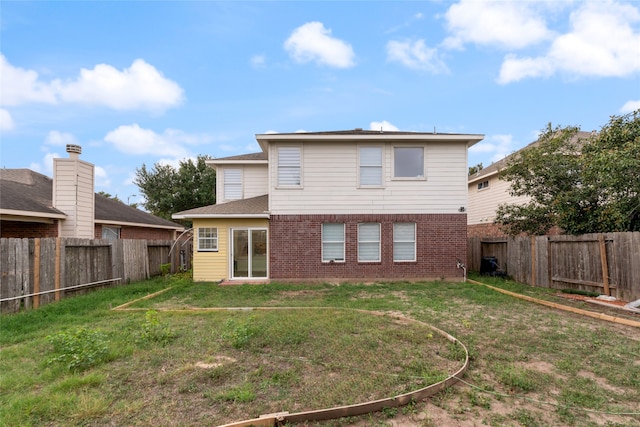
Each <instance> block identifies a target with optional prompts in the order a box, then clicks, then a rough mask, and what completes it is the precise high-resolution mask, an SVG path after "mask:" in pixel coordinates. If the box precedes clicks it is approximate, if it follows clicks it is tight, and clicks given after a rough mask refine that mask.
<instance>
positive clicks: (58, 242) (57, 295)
mask: <svg viewBox="0 0 640 427" xmlns="http://www.w3.org/2000/svg"><path fill="white" fill-rule="evenodd" d="M61 244H62V239H61V238H60V237H56V260H55V269H56V271H55V274H54V278H53V284H54V285H53V288H54V289H55V290H56V293H55V300H56V301H60V291H59V289H60V245H61Z"/></svg>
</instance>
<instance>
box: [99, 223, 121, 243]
mask: <svg viewBox="0 0 640 427" xmlns="http://www.w3.org/2000/svg"><path fill="white" fill-rule="evenodd" d="M102 238H103V239H105V240H109V241H114V240H118V239H119V238H120V227H107V226H104V225H103V226H102Z"/></svg>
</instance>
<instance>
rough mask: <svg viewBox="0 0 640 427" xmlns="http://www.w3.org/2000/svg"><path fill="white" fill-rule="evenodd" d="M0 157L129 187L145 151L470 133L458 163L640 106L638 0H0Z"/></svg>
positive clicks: (147, 157) (110, 186)
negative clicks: (68, 168)
mask: <svg viewBox="0 0 640 427" xmlns="http://www.w3.org/2000/svg"><path fill="white" fill-rule="evenodd" d="M0 8H1V17H0V55H1V56H0V80H1V92H0V131H1V146H0V149H1V151H0V166H1V167H6V168H31V169H33V170H36V171H39V172H42V173H44V174H46V175H49V176H51V167H52V157H56V156H61V157H66V153H65V144H67V143H74V144H79V145H82V147H83V153H82V156H81V158H82V159H84V160H87V161H90V162H92V163H94V164H95V165H96V191H105V192H108V193H111V194H114V195H118V196H119V197H120V198H121V199H123V200H127V199H129V201H131V202H134V201H137V202H139V201H141V197H140V195H139V191H138V189H137V187H136V186H135V185H134V184H132V183H131V180H132V178H133V176H134V173H135V169H136V168H137V167H140V166H141V165H142V164H143V163H144V164H146V165H147V166H152V165H153V164H154V163H156V162H161V163H169V164H177V162H178V161H179V160H180V159H183V158H186V157H195V156H197V155H198V154H208V155H210V156H214V157H225V156H230V155H235V154H243V153H249V152H255V151H259V147H258V145H257V143H256V142H255V138H254V135H255V134H256V133H267V132H274V131H275V132H296V131H328V130H345V129H354V128H356V127H360V128H365V129H380V128H381V127H382V128H384V129H388V130H403V131H419V132H432V131H433V130H434V129H436V131H437V132H452V133H480V134H484V135H485V140H484V141H483V142H481V143H479V144H477V145H476V146H475V147H473V148H472V149H471V150H470V152H469V163H470V165H474V164H477V163H479V162H482V163H483V164H484V165H485V166H487V165H489V164H491V162H492V161H495V160H498V159H500V158H502V157H504V156H505V155H508V154H510V153H511V152H513V151H515V150H517V149H519V148H521V147H523V146H524V145H526V144H528V143H529V142H531V141H533V140H535V138H536V134H537V132H538V131H539V130H540V129H542V128H544V127H545V126H546V125H547V124H548V123H552V124H553V125H563V126H566V125H577V126H580V127H581V128H582V130H587V131H589V130H597V129H599V128H600V127H601V126H602V125H604V124H606V122H607V121H608V120H609V116H611V115H618V114H622V113H625V112H630V111H633V110H635V109H638V108H640V2H637V1H588V2H581V1H570V0H567V1H563V0H558V1H531V2H528V1H513V2H509V1H500V2H490V1H479V0H474V1H465V0H462V1H456V2H453V1H451V2H449V1H421V2H419V1H409V2H401V1H393V2H391V1H388V2H385V1H375V2H366V1H352V2H341V1H323V2H310V1H304V2H303V1H298V2H295V1H288V2H266V1H255V2H213V1H179V2H178V1H176V2H170V1H163V2H150V1H113V2H106V1H105V2H79V1H75V2H61V1H55V2H39V1H38V2H13V1H2V3H1V5H0Z"/></svg>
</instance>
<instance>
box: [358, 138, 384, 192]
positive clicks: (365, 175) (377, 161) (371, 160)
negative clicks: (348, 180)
mask: <svg viewBox="0 0 640 427" xmlns="http://www.w3.org/2000/svg"><path fill="white" fill-rule="evenodd" d="M358 160H359V162H360V185H361V186H365V187H366V186H372V187H381V186H382V147H360V148H359V159H358Z"/></svg>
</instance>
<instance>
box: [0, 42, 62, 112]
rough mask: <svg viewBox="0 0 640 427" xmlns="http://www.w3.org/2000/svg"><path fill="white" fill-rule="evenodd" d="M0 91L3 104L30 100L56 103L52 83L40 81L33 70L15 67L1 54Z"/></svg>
mask: <svg viewBox="0 0 640 427" xmlns="http://www.w3.org/2000/svg"><path fill="white" fill-rule="evenodd" d="M0 91H1V92H2V97H0V102H2V105H20V104H26V103H29V102H43V103H47V104H55V103H56V102H57V100H56V96H55V93H54V91H53V89H52V88H51V86H50V85H48V84H46V83H42V82H39V81H38V73H37V72H35V71H33V70H25V69H24V68H19V67H14V66H13V65H11V64H9V61H7V58H5V56H4V55H2V54H0Z"/></svg>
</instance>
